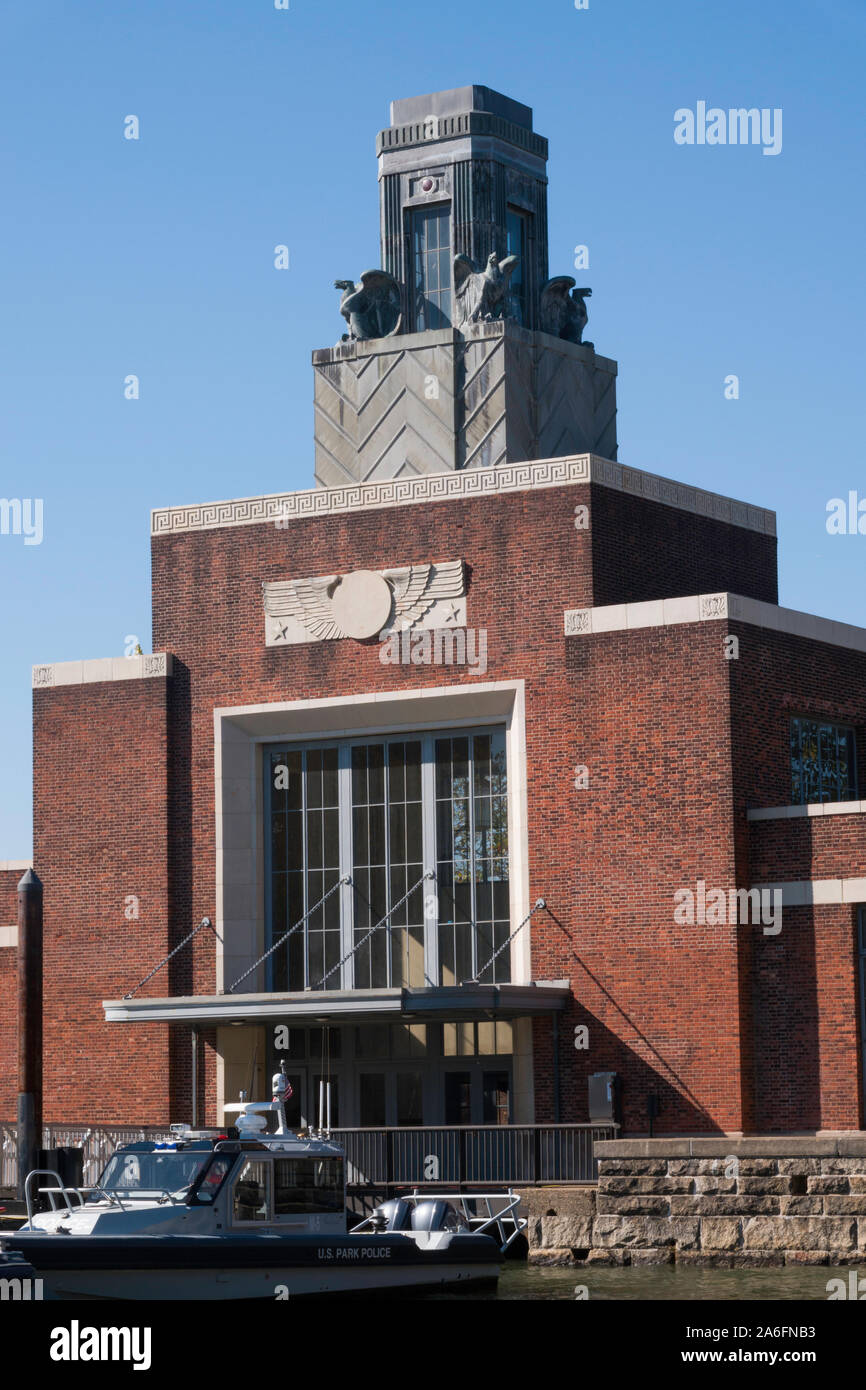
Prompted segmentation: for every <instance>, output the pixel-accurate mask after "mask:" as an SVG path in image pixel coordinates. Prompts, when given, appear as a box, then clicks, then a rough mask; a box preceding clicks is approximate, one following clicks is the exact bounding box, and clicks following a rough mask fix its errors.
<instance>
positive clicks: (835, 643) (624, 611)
mask: <svg viewBox="0 0 866 1390" xmlns="http://www.w3.org/2000/svg"><path fill="white" fill-rule="evenodd" d="M720 619H721V620H723V621H725V622H740V623H751V624H752V625H753V626H754V627H762V628H766V629H767V630H769V631H771V632H784V633H787V634H788V635H789V636H792V637H805V638H806V639H807V640H808V641H810V642H826V643H827V645H828V646H831V647H847V648H849V649H850V650H851V651H858V652H866V628H862V627H855V626H854V625H853V623H838V622H834V620H833V619H832V618H819V617H817V616H816V615H815V614H813V613H801V612H799V610H797V609H795V608H780V607H779V605H778V604H776V603H765V602H764V600H763V599H756V598H746V596H745V595H744V594H732V593H727V592H725V593H718V594H689V595H687V596H685V597H683V598H665V599H661V598H660V599H648V600H645V601H644V602H641V603H610V604H603V605H601V606H600V607H598V608H567V609H566V610H565V613H564V615H563V626H564V632H565V636H566V637H592V636H595V635H596V634H598V633H605V632H632V631H637V630H639V629H641V628H659V627H676V626H678V625H680V624H684V623H707V622H716V621H718V620H720ZM824 814H826V812H825V813H824Z"/></svg>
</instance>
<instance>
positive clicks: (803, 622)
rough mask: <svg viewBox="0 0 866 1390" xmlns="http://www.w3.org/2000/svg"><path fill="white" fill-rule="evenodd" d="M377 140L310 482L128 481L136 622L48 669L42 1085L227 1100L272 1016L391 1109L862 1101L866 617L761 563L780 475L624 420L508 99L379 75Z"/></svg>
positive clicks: (41, 811) (828, 1109)
mask: <svg viewBox="0 0 866 1390" xmlns="http://www.w3.org/2000/svg"><path fill="white" fill-rule="evenodd" d="M378 153H379V183H380V190H381V208H382V217H381V224H382V266H383V270H384V272H385V274H384V276H380V278H377V277H376V276H375V275H374V276H373V277H372V278H370V273H366V275H365V277H362V280H361V281H360V282H359V286H358V287H357V288H356V289H355V290H354V291H353V290H352V289H351V287H350V288H347V289H346V290H345V297H344V302H343V310H344V317H346V320H347V323H348V324H349V327H350V333H349V335H348V336H347V337H346V338H344V340H343V341H341V342H340V343H339V344H338V345H337V346H336V347H334V348H330V349H324V350H320V351H317V352H315V353H314V354H313V368H314V375H315V383H316V446H315V452H316V463H315V475H316V478H317V480H318V483H319V486H317V487H316V488H314V489H312V490H310V491H307V492H296V493H289V494H285V495H276V496H265V497H250V498H244V499H242V500H238V501H226V502H216V503H208V504H203V505H201V506H185V507H170V508H166V509H161V510H158V511H156V512H154V513H153V517H152V566H153V642H152V647H153V654H152V655H144V656H134V657H128V658H127V657H121V658H111V659H106V660H101V661H82V662H68V663H62V664H58V665H53V666H52V665H43V666H38V667H36V668H35V669H34V675H33V685H34V793H35V796H34V802H35V834H34V865H35V868H36V871H37V872H38V874H39V876H40V877H41V879H42V881H43V884H44V900H45V976H44V996H43V1017H44V1077H45V1119H46V1120H48V1121H68V1122H70V1123H73V1122H85V1121H86V1122H91V1123H92V1122H99V1121H112V1122H124V1123H134V1124H145V1123H157V1122H164V1121H166V1120H167V1119H168V1118H171V1119H190V1118H193V1117H195V1118H197V1119H199V1120H201V1119H204V1118H207V1119H209V1120H212V1121H215V1120H216V1119H217V1118H218V1117H219V1118H221V1111H220V1109H219V1107H220V1105H221V1103H222V1102H223V1101H224V1100H233V1099H235V1098H236V1096H237V1093H238V1091H239V1090H240V1089H241V1088H244V1089H249V1088H250V1086H251V1085H252V1087H253V1088H254V1089H255V1091H256V1092H257V1093H258V1094H260V1095H261V1094H264V1089H265V1085H266V1077H267V1076H268V1075H269V1074H270V1072H271V1070H273V1068H274V1065H275V1062H276V1059H277V1058H278V1057H285V1058H286V1059H287V1063H288V1068H289V1073H290V1076H291V1077H292V1081H293V1086H294V1091H295V1095H294V1104H295V1107H296V1112H295V1116H294V1118H295V1119H296V1121H297V1122H298V1123H301V1122H306V1121H309V1120H311V1119H313V1118H314V1112H315V1103H316V1100H315V1098H316V1095H317V1091H318V1081H319V1078H320V1077H321V1076H322V1075H323V1074H324V1073H325V1072H327V1073H328V1074H329V1075H330V1076H331V1078H332V1087H333V1089H332V1119H333V1122H334V1123H335V1124H339V1125H341V1126H365V1127H382V1126H386V1125H387V1126H392V1125H397V1126H400V1125H419V1124H424V1125H434V1124H447V1125H456V1124H467V1123H473V1124H480V1123H516V1122H521V1123H532V1122H533V1121H534V1122H538V1123H540V1122H554V1121H582V1120H586V1119H587V1118H588V1109H587V1105H588V1100H587V1094H588V1079H589V1077H590V1075H592V1074H594V1073H598V1072H605V1071H612V1072H615V1073H616V1074H617V1076H618V1077H619V1078H620V1084H621V1097H622V1119H623V1123H624V1126H625V1131H626V1132H627V1133H635V1132H646V1131H647V1129H648V1124H649V1118H648V1117H649V1111H650V1106H651V1105H652V1106H654V1107H656V1106H657V1109H658V1113H657V1115H656V1118H655V1120H654V1125H655V1131H656V1132H657V1133H665V1132H667V1133H698V1132H714V1131H715V1132H719V1131H722V1132H739V1131H745V1132H754V1131H763V1132H775V1131H780V1132H791V1131H797V1130H815V1129H834V1130H838V1129H857V1128H860V1127H862V1126H863V1115H864V1062H863V1058H864V983H866V980H864V971H866V801H861V800H859V799H858V796H859V791H858V789H859V788H863V787H864V785H866V783H864V775H866V767H864V764H863V756H864V755H863V748H864V740H863V737H862V730H863V727H864V725H866V630H864V629H860V628H854V627H850V626H847V625H845V624H840V623H836V622H833V621H831V620H828V619H824V618H818V617H813V616H810V615H807V614H802V613H797V612H793V611H790V610H788V609H785V608H781V607H779V606H778V590H777V569H776V536H775V519H774V516H773V514H772V513H770V512H767V511H764V510H762V509H761V508H758V507H754V506H750V505H749V504H747V503H743V502H737V501H734V500H731V499H729V498H726V497H723V496H718V495H715V494H710V493H706V492H702V491H701V490H699V489H697V488H694V487H692V486H690V485H688V484H684V483H679V482H673V481H669V480H666V479H662V478H658V477H655V476H653V475H651V474H648V473H646V472H642V471H639V470H637V469H635V468H632V467H630V466H625V465H623V464H622V463H621V462H618V461H617V460H616V453H617V450H616V432H615V399H614V392H615V378H616V364H615V362H613V361H612V360H611V359H609V358H605V357H602V356H600V354H598V353H596V351H595V349H594V347H593V345H592V344H587V343H583V342H582V341H581V337H582V331H581V330H582V319H584V318H585V314H584V309H585V302H584V298H582V297H581V295H580V292H579V291H577V290H576V287H575V286H574V282H573V281H571V280H569V281H568V283H567V284H566V283H563V282H564V281H565V280H566V278H567V277H562V276H559V277H554V278H552V279H551V278H550V277H549V276H548V265H547V230H546V175H545V161H546V142H545V141H544V140H543V138H542V137H541V136H539V135H537V134H536V133H535V132H534V131H533V130H532V119H531V112H530V111H529V110H528V108H526V107H523V106H521V105H520V104H519V103H517V102H513V101H510V100H509V99H507V98H505V97H502V96H500V95H499V94H497V93H494V92H491V91H489V90H488V89H486V88H463V89H459V90H457V91H454V92H446V93H437V94H434V95H433V96H428V97H423V98H413V99H411V100H409V101H406V102H395V103H394V104H393V106H392V121H391V125H390V127H388V129H386V130H385V131H383V132H382V133H381V134H380V136H379V146H378ZM491 255H492V256H493V257H495V258H498V259H497V260H495V261H494V262H493V263H492V264H491V262H490V261H489V260H488V258H489V257H490V256H491ZM455 258H456V259H455ZM515 258H516V259H515ZM485 267H486V269H485ZM452 277H453V280H452ZM569 291H574V292H573V293H569ZM349 300H352V301H353V302H352V303H350V302H349ZM353 304H354V307H353ZM473 306H474V307H473ZM398 309H399V312H398ZM390 311H393V312H391V317H390V318H388V312H390ZM353 315H354V317H353ZM377 315H379V317H378V318H377V317H376V316H377ZM371 321H375V322H376V323H378V324H379V327H380V330H381V331H380V333H379V335H378V336H377V335H376V334H375V333H371V332H370V331H369V326H370V323H371ZM576 324H577V327H575V325H576ZM61 764H62V765H63V766H64V767H66V768H72V769H74V774H75V775H74V776H72V777H64V778H60V779H58V777H57V776H56V769H57V767H58V766H59V765H61ZM20 869H21V866H20V865H19V866H11V867H8V868H2V869H0V892H2V894H3V902H4V903H5V904H6V906H5V909H4V911H5V917H4V918H3V924H4V925H3V926H2V927H0V1060H2V1065H0V1087H2V1095H0V1116H3V1115H5V1116H6V1117H11V1116H12V1115H13V1114H14V1107H15V1096H14V1088H15V1081H14V1065H13V1059H14V1047H15V1028H14V1014H13V1004H14V975H15V951H14V944H15V933H14V929H13V928H12V927H11V926H10V925H9V924H10V923H11V922H12V921H13V920H14V883H15V881H16V879H17V877H18V876H20ZM753 890H759V891H758V892H755V891H753ZM540 902H541V903H543V905H539V904H540ZM203 917H208V918H210V919H211V921H212V924H213V930H211V928H210V927H208V926H205V927H203V928H202V929H200V930H199V931H198V932H197V933H196V934H195V935H194V936H193V938H192V939H191V940H190V941H189V942H187V943H186V944H185V945H184V946H183V947H182V948H181V949H180V950H178V951H177V952H176V953H175V954H174V955H172V957H171V959H170V960H169V961H168V962H167V963H166V964H165V965H164V966H163V968H162V969H161V970H160V971H158V972H157V973H156V974H154V975H153V976H152V977H151V978H149V979H147V980H146V981H145V983H142V984H141V985H140V987H138V986H139V982H140V981H142V980H143V979H144V977H146V976H147V975H148V972H150V971H151V970H152V969H153V967H155V966H156V965H158V964H159V963H160V961H162V960H163V959H164V958H165V957H166V956H168V955H169V953H170V952H172V951H173V950H174V948H175V947H177V946H179V944H180V943H181V942H182V941H183V939H184V938H185V937H187V935H188V934H189V933H190V932H191V931H192V930H193V929H194V928H195V927H196V926H197V925H198V924H199V923H200V922H201V919H202V918H203ZM293 926H294V927H295V928H296V929H295V930H294V932H293V933H292V935H291V936H290V937H288V939H284V938H285V937H286V933H287V932H288V931H289V930H290V928H292V927H293ZM325 1054H327V1060H324V1058H325ZM118 1061H120V1062H121V1063H124V1062H128V1063H129V1064H130V1066H129V1067H128V1068H127V1067H123V1066H118V1065H116V1064H117V1062H118ZM130 1076H132V1077H133V1078H134V1080H133V1083H132V1084H130ZM651 1097H652V1098H654V1100H652V1101H651V1099H650V1098H651Z"/></svg>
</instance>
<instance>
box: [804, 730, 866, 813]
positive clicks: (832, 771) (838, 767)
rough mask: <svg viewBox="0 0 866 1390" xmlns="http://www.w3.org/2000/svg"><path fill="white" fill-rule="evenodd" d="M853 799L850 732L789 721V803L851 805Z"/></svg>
mask: <svg viewBox="0 0 866 1390" xmlns="http://www.w3.org/2000/svg"><path fill="white" fill-rule="evenodd" d="M856 795H857V776H856V752H855V741H854V730H853V729H851V728H848V727H847V726H845V725H842V724H822V723H821V722H820V721H818V720H816V719H792V720H791V800H792V803H793V805H795V806H806V805H809V804H810V803H811V802H816V801H851V800H853V799H855V798H856Z"/></svg>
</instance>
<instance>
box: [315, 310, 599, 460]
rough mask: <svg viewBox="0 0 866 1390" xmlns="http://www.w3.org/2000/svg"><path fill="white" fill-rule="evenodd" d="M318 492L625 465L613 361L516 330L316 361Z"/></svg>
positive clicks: (415, 341)
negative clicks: (469, 474) (475, 473)
mask: <svg viewBox="0 0 866 1390" xmlns="http://www.w3.org/2000/svg"><path fill="white" fill-rule="evenodd" d="M313 367H314V373H315V416H316V424H315V446H316V458H315V477H316V484H317V486H318V487H345V486H346V485H347V484H350V483H371V482H380V481H381V482H385V481H391V480H393V479H397V478H413V477H422V476H424V475H427V474H431V473H446V472H449V471H451V470H454V469H474V468H495V467H499V466H501V465H503V464H506V463H517V462H522V461H524V460H527V459H537V458H557V457H564V456H566V455H573V454H579V453H599V454H602V455H603V456H604V457H607V458H611V459H615V457H616V363H615V362H612V361H610V360H609V359H608V358H605V357H600V356H597V355H596V354H595V353H594V352H593V351H592V349H591V348H589V347H585V346H583V345H577V344H572V343H564V342H561V341H560V340H559V339H556V338H551V337H549V336H548V335H546V334H543V333H534V332H529V331H528V330H526V329H522V328H520V327H519V326H518V325H517V324H514V323H512V322H511V321H504V322H496V323H482V324H476V325H473V326H472V327H470V328H467V329H465V330H464V331H463V332H456V331H455V330H453V329H450V328H449V329H440V330H438V331H435V332H429V333H416V334H406V335H403V336H399V337H395V338H384V339H378V340H375V341H373V342H364V343H345V344H338V345H337V347H335V348H331V349H324V350H321V351H318V352H315V353H314V354H313Z"/></svg>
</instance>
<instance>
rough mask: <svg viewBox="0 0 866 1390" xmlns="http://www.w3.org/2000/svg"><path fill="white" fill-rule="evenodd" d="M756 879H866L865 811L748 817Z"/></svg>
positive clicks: (754, 878) (779, 880)
mask: <svg viewBox="0 0 866 1390" xmlns="http://www.w3.org/2000/svg"><path fill="white" fill-rule="evenodd" d="M749 841H750V859H751V865H752V880H753V882H754V883H769V882H782V881H788V880H799V879H806V878H809V879H811V878H866V815H861V814H859V813H856V812H855V813H852V814H850V815H830V816H797V817H795V818H793V819H788V818H787V817H786V818H785V819H780V820H760V821H749Z"/></svg>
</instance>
